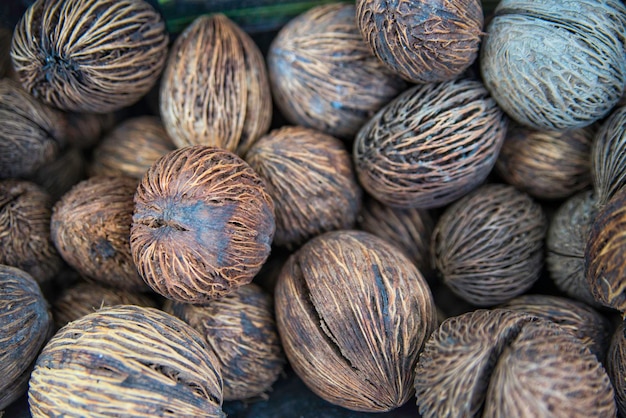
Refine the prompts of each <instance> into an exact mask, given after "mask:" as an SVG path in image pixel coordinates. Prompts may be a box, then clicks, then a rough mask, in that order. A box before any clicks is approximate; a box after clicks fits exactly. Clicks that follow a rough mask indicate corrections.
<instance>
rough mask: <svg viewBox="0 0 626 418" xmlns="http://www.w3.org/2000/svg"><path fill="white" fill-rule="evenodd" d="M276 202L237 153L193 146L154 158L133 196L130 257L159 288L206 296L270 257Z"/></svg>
mask: <svg viewBox="0 0 626 418" xmlns="http://www.w3.org/2000/svg"><path fill="white" fill-rule="evenodd" d="M274 230H275V221H274V203H273V201H272V198H271V197H270V195H269V194H268V193H267V191H266V188H265V183H264V182H263V180H262V179H261V177H259V175H258V174H257V173H256V172H255V171H254V170H253V169H252V168H251V167H250V166H249V165H248V164H247V163H246V162H245V161H244V160H242V159H241V158H239V157H238V156H237V155H235V154H233V153H231V152H229V151H226V150H222V149H219V148H213V147H208V146H202V145H197V146H193V147H184V148H180V149H178V150H175V151H172V152H170V153H168V154H166V155H165V156H163V157H161V158H160V159H159V160H157V161H156V162H155V163H154V164H153V166H152V167H151V168H150V169H149V170H148V172H147V173H146V174H145V176H144V177H143V179H142V180H141V182H140V184H139V187H138V189H137V193H136V195H135V211H134V215H133V224H132V227H131V243H130V245H131V250H132V254H133V259H134V260H135V263H136V264H137V268H138V269H139V272H140V274H141V276H142V277H143V279H144V280H145V281H146V283H148V284H149V285H150V287H152V289H154V290H155V291H156V292H157V293H159V294H161V295H163V296H165V297H167V298H169V299H172V300H175V301H178V302H184V303H203V302H207V301H208V300H210V299H215V298H219V297H222V296H225V295H226V294H228V293H230V292H231V291H233V290H234V289H236V288H237V287H239V286H241V285H244V284H247V283H249V282H250V281H252V279H253V278H254V276H255V275H256V273H258V271H259V270H260V269H261V266H262V265H263V263H264V262H265V260H266V259H267V257H268V255H269V253H270V249H271V243H272V239H273V236H274Z"/></svg>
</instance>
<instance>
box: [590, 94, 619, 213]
mask: <svg viewBox="0 0 626 418" xmlns="http://www.w3.org/2000/svg"><path fill="white" fill-rule="evenodd" d="M591 175H592V178H593V188H594V190H595V193H596V199H597V205H598V206H599V207H602V206H604V205H606V204H607V202H608V201H609V200H610V199H611V197H613V195H615V193H617V191H618V190H620V189H621V188H623V187H624V185H626V106H620V107H617V108H615V109H614V110H613V111H612V112H611V114H610V115H609V117H608V118H607V119H605V120H604V121H603V122H602V125H600V128H599V129H598V132H597V133H596V136H595V138H594V142H593V146H592V149H591Z"/></svg>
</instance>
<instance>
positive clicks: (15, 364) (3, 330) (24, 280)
mask: <svg viewBox="0 0 626 418" xmlns="http://www.w3.org/2000/svg"><path fill="white" fill-rule="evenodd" d="M52 327H53V325H52V315H51V314H50V311H49V310H48V303H47V302H46V300H45V298H44V296H43V294H42V293H41V289H40V288H39V285H38V284H37V282H36V281H35V279H33V278H32V276H30V275H29V274H28V273H26V272H24V271H22V270H20V269H17V268H15V267H9V266H6V265H0V376H2V379H0V410H2V409H4V408H5V407H7V406H8V405H10V404H11V403H12V402H13V401H15V400H16V399H17V398H19V397H20V396H22V395H23V394H24V393H25V392H26V391H27V390H28V376H29V375H30V372H31V368H32V363H33V362H34V361H35V359H36V358H37V354H38V353H39V351H40V350H41V348H42V347H43V346H44V344H45V343H46V341H47V340H48V338H49V337H50V335H51V333H52Z"/></svg>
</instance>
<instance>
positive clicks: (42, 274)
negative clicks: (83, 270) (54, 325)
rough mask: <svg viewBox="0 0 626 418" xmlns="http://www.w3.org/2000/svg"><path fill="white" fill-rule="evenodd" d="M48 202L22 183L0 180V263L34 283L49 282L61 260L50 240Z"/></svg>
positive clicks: (38, 190)
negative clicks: (22, 274) (17, 270)
mask: <svg viewBox="0 0 626 418" xmlns="http://www.w3.org/2000/svg"><path fill="white" fill-rule="evenodd" d="M51 216H52V199H51V198H50V195H49V194H48V193H46V191H45V190H43V189H42V188H41V187H39V186H37V185H36V184H34V183H31V182H29V181H24V180H14V179H8V180H1V181H0V248H2V251H0V264H6V265H9V266H13V267H17V268H19V269H21V270H24V271H25V272H27V273H28V274H30V275H31V276H32V277H33V278H34V279H35V280H37V282H38V283H43V282H45V281H47V280H49V279H51V278H52V277H53V276H54V275H55V274H57V273H58V272H59V270H60V269H61V264H62V260H61V257H60V256H59V253H57V250H56V249H55V248H54V244H53V243H52V240H51V239H50V219H51Z"/></svg>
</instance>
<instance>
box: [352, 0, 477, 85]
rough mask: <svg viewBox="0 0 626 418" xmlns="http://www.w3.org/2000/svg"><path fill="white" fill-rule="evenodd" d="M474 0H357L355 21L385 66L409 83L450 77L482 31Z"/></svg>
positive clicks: (467, 60) (468, 60)
mask: <svg viewBox="0 0 626 418" xmlns="http://www.w3.org/2000/svg"><path fill="white" fill-rule="evenodd" d="M483 20H484V18H483V9H482V5H481V2H480V1H479V0H457V1H436V2H433V1H427V0H416V1H410V2H398V1H393V2H389V1H388V0H358V1H357V2H356V23H357V25H358V27H359V30H360V32H361V34H362V37H363V39H364V40H365V42H367V43H368V45H369V46H370V48H371V49H372V51H373V52H374V54H375V55H376V56H377V57H378V58H379V59H380V60H381V61H382V62H383V63H385V64H386V65H387V66H388V67H389V68H390V69H391V70H393V71H394V72H396V73H397V74H399V75H401V76H402V77H404V78H405V79H407V80H409V81H411V82H413V83H433V82H438V81H445V80H450V79H452V78H454V77H456V76H458V75H460V74H461V73H462V72H463V71H465V70H466V69H467V68H468V67H469V66H470V65H471V64H472V63H473V62H474V61H475V60H476V58H477V57H478V48H479V45H480V42H481V37H482V35H483V32H482V28H483Z"/></svg>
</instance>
